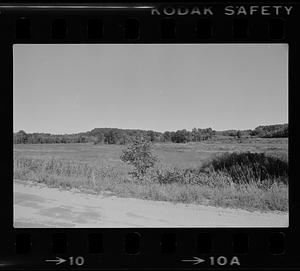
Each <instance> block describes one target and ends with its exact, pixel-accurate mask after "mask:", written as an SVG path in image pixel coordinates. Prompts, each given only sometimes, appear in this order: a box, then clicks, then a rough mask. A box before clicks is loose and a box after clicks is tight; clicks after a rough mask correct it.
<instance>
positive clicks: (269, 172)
mask: <svg viewBox="0 0 300 271" xmlns="http://www.w3.org/2000/svg"><path fill="white" fill-rule="evenodd" d="M201 170H202V171H208V170H209V171H211V170H213V171H223V172H226V173H228V174H229V175H230V176H231V177H232V179H233V181H234V182H236V183H243V182H245V183H249V182H252V181H255V182H257V181H259V182H261V181H265V180H279V181H282V182H284V183H287V181H288V162H287V161H283V160H281V159H279V158H275V157H270V156H266V155H265V154H264V153H250V152H246V153H225V154H223V155H221V156H219V157H217V158H215V159H213V160H211V161H210V162H208V163H206V164H204V165H203V166H202V168H201Z"/></svg>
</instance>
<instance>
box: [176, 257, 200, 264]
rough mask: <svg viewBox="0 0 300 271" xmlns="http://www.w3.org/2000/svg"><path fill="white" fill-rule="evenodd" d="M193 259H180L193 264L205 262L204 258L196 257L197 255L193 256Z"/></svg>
mask: <svg viewBox="0 0 300 271" xmlns="http://www.w3.org/2000/svg"><path fill="white" fill-rule="evenodd" d="M193 258H194V260H181V261H182V262H194V263H193V264H199V263H203V262H205V260H203V259H201V258H198V257H193Z"/></svg>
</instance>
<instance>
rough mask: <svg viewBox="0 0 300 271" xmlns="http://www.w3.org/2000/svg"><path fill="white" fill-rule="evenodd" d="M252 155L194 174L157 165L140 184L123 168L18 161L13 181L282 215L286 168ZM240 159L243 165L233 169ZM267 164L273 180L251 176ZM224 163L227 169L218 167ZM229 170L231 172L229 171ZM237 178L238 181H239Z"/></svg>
mask: <svg viewBox="0 0 300 271" xmlns="http://www.w3.org/2000/svg"><path fill="white" fill-rule="evenodd" d="M239 155H242V156H243V157H242V158H241V157H240V156H239ZM253 155H254V156H251V154H250V155H249V154H247V153H243V154H224V155H223V156H217V157H215V158H214V159H211V160H210V161H209V162H207V163H205V164H204V165H202V166H200V167H198V168H176V167H175V168H174V167H170V166H168V165H162V164H160V165H159V166H157V167H155V168H153V169H151V170H149V172H148V173H147V174H146V175H145V176H144V178H143V179H142V180H135V179H133V178H131V177H130V176H129V175H128V168H126V167H116V166H110V165H104V164H100V165H99V164H98V163H92V162H80V161H68V160H65V159H58V158H57V157H55V158H43V159H38V158H33V157H26V156H20V155H18V156H15V157H14V179H21V180H30V181H34V182H38V183H44V184H46V185H48V186H49V187H61V188H64V189H71V188H77V189H80V190H82V191H87V192H93V193H100V192H103V191H110V192H112V193H113V194H115V195H117V196H119V197H135V198H141V199H147V200H161V201H170V202H181V203H195V204H205V205H213V206H220V207H230V208H242V209H247V210H251V211H254V210H260V211H271V210H272V211H287V210H288V181H287V180H288V175H287V162H286V167H285V166H284V165H285V164H284V165H283V164H281V162H282V160H280V159H278V160H274V159H277V158H274V159H273V160H272V162H270V161H271V160H269V159H272V158H269V157H266V156H265V155H263V156H256V154H253ZM252 158H253V159H254V163H253V164H254V165H255V167H253V168H252V166H251V163H250V162H249V161H250V160H251V159H252ZM239 159H240V160H241V161H244V163H238V162H237V161H240V160H239ZM247 159H248V160H247ZM249 159H250V160H249ZM229 161H231V164H230V163H229ZM266 161H267V162H268V163H269V164H272V163H274V165H273V164H272V167H271V168H272V170H275V174H273V175H272V174H269V173H270V172H272V171H270V172H268V168H267V172H268V174H264V175H263V174H260V175H259V174H258V175H255V174H256V173H257V172H261V171H262V172H265V171H263V170H266V165H268V163H266ZM274 161H275V162H274ZM225 162H226V163H227V164H226V167H222V166H219V167H218V166H217V165H223V164H224V163H225ZM222 163H223V164H222ZM247 163H248V164H247ZM276 163H277V164H278V165H281V166H282V167H279V169H280V170H282V169H284V170H282V171H280V173H278V172H277V171H276V168H277V166H278V165H277V164H276ZM230 165H231V166H233V167H235V168H234V170H232V169H231V167H230ZM269 170H270V169H269ZM285 170H286V171H285ZM237 172H238V174H237ZM273 173H274V172H273ZM235 174H237V175H235ZM243 174H244V175H243ZM276 174H277V175H276ZM237 176H241V177H242V178H241V180H240V179H238V178H236V177H237Z"/></svg>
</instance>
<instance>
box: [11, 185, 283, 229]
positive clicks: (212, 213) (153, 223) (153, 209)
mask: <svg viewBox="0 0 300 271" xmlns="http://www.w3.org/2000/svg"><path fill="white" fill-rule="evenodd" d="M287 226H288V214H287V213H279V212H268V213H260V212H248V211H245V210H240V209H227V208H216V207H209V206H202V205H194V204H182V203H176V204H174V203H170V202H162V201H149V200H141V199H133V198H118V197H115V196H112V195H109V194H102V195H93V194H85V193H81V192H79V191H66V190H60V189H57V188H48V187H46V186H44V185H37V184H32V183H28V182H22V181H19V180H15V181H14V227H15V228H24V227H25V228H28V227H29V228H31V227H32V228H52V227H67V228H71V227H79V228H85V227H95V228H99V227H287Z"/></svg>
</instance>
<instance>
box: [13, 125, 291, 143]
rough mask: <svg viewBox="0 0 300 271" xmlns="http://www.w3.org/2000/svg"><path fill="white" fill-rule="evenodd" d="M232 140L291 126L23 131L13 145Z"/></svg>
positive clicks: (275, 133) (279, 133) (280, 133)
mask: <svg viewBox="0 0 300 271" xmlns="http://www.w3.org/2000/svg"><path fill="white" fill-rule="evenodd" d="M220 135H222V136H231V137H237V138H241V137H248V136H251V137H288V125H287V124H278V125H268V126H258V127H256V128H255V129H254V130H242V131H241V130H227V131H215V130H213V129H212V128H205V129H200V128H193V129H192V130H191V131H188V130H186V129H182V130H177V131H166V132H164V133H161V132H156V131H153V130H148V131H146V130H137V129H118V128H95V129H93V130H91V131H89V132H85V133H77V134H64V135H55V134H49V133H26V132H25V131H23V130H21V131H19V132H17V133H14V134H13V143H14V144H51V143H88V142H92V143H94V144H121V145H122V144H127V143H131V142H133V141H134V140H136V139H138V138H144V139H147V140H148V141H151V142H173V143H187V142H200V141H204V140H210V139H212V138H215V137H218V136H220Z"/></svg>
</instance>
